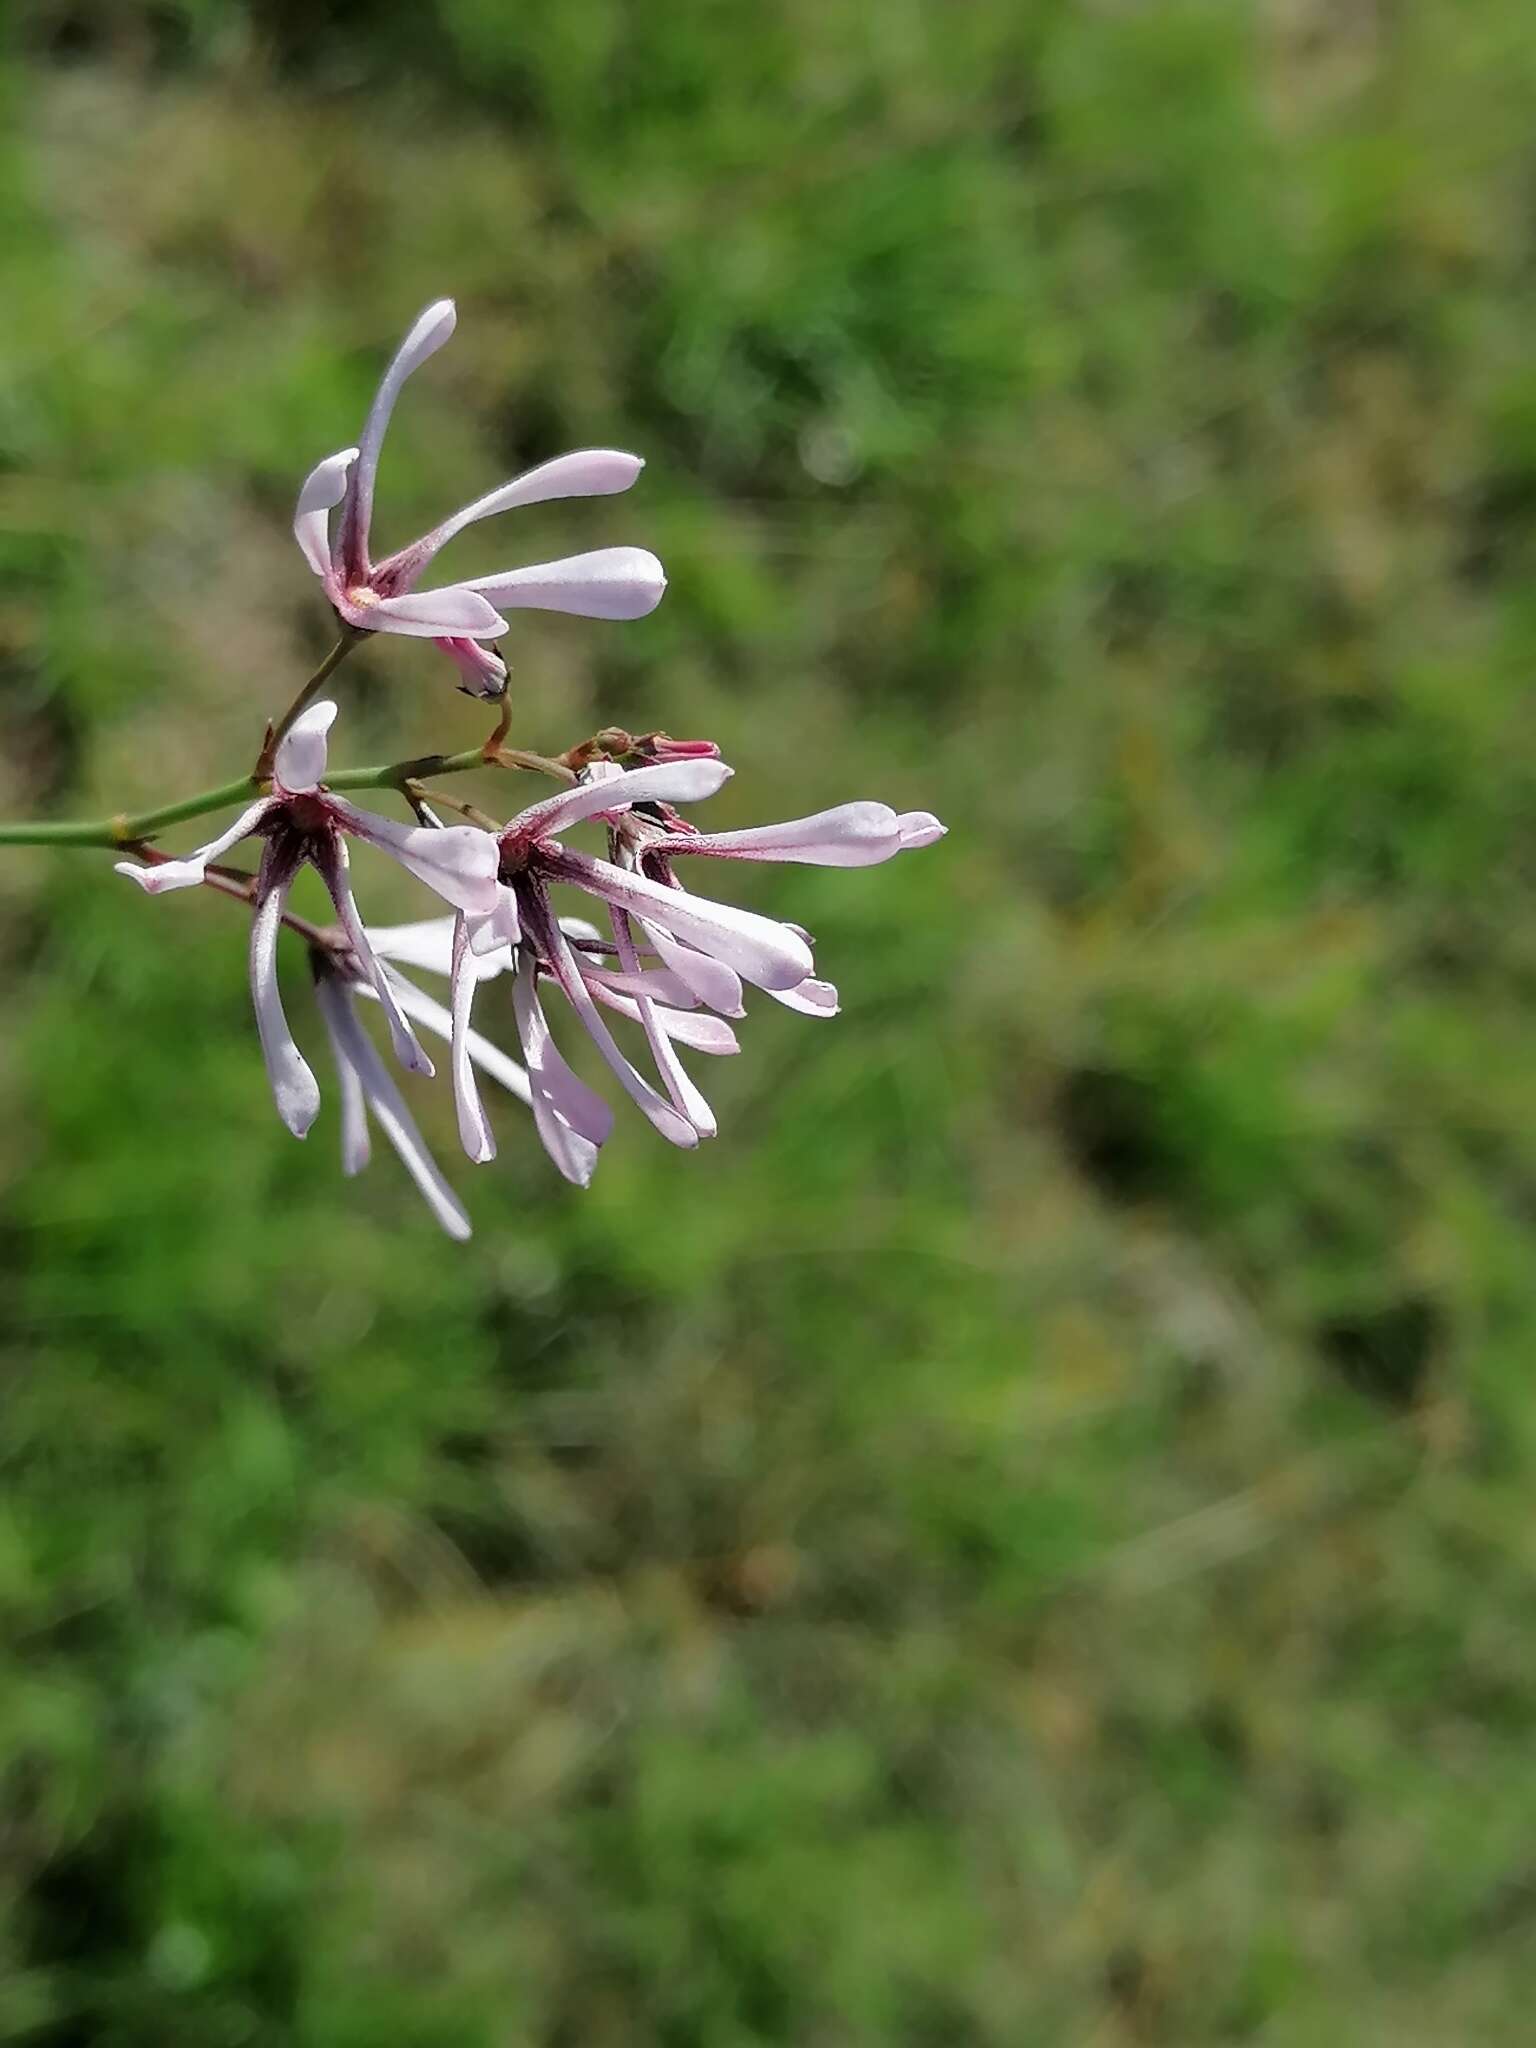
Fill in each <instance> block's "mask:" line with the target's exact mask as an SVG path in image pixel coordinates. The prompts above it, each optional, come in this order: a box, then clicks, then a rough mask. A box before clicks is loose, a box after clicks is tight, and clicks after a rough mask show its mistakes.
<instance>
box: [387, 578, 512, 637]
mask: <svg viewBox="0 0 1536 2048" xmlns="http://www.w3.org/2000/svg"><path fill="white" fill-rule="evenodd" d="M361 623H362V624H363V625H364V626H367V627H368V628H369V629H370V630H371V631H373V632H376V633H404V634H406V635H407V636H408V637H409V638H411V639H413V640H437V639H440V638H443V637H445V636H446V637H448V638H453V637H456V636H457V635H458V634H460V633H467V634H468V635H469V637H470V638H471V639H474V640H494V639H495V637H496V636H497V634H498V633H505V632H506V631H507V622H506V620H505V619H504V618H503V617H502V616H501V614H500V612H498V611H497V610H496V608H495V606H494V605H492V604H491V603H489V602H488V601H487V599H485V598H483V597H482V596H481V595H480V593H479V591H478V590H476V589H474V588H472V587H471V585H469V584H468V583H445V584H444V585H443V587H442V589H441V590H413V591H412V592H411V593H410V595H409V596H407V597H379V598H375V599H374V601H373V603H372V604H370V605H369V606H368V607H367V610H366V612H365V613H364V614H363V615H362V618H361Z"/></svg>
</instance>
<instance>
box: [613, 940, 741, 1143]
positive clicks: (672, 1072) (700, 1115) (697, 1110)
mask: <svg viewBox="0 0 1536 2048" xmlns="http://www.w3.org/2000/svg"><path fill="white" fill-rule="evenodd" d="M612 917H613V936H614V939H615V940H616V941H617V944H618V948H619V965H620V967H621V968H622V969H623V970H624V972H625V973H626V974H633V975H638V974H639V972H640V962H639V959H638V958H637V957H636V954H635V942H634V939H633V938H632V936H631V934H630V928H629V919H628V918H627V917H626V916H625V914H624V912H623V911H622V910H616V911H614V912H613V913H612ZM621 1000H622V999H621ZM634 1008H635V1011H636V1012H637V1014H638V1016H639V1019H640V1028H641V1029H642V1030H643V1031H644V1033H645V1042H646V1044H647V1045H648V1046H649V1047H650V1049H651V1058H652V1059H653V1060H654V1061H655V1062H656V1071H657V1073H658V1074H659V1075H660V1076H661V1082H662V1086H663V1087H664V1088H665V1089H666V1091H667V1094H668V1095H669V1096H670V1097H671V1099H672V1106H673V1107H674V1109H679V1110H681V1111H682V1113H683V1115H684V1116H685V1117H687V1119H688V1121H689V1123H691V1124H692V1125H693V1128H694V1129H695V1130H696V1131H697V1132H698V1134H699V1136H700V1137H701V1138H712V1137H714V1135H715V1133H716V1131H717V1130H718V1128H719V1126H718V1125H717V1123H716V1122H715V1113H714V1111H713V1110H712V1109H711V1108H710V1106H709V1104H708V1103H707V1102H706V1101H705V1099H704V1097H703V1095H702V1094H701V1093H700V1092H699V1089H698V1088H697V1087H696V1086H695V1084H694V1080H693V1077H692V1075H691V1074H689V1072H688V1070H687V1069H686V1068H685V1067H684V1065H683V1063H682V1061H681V1060H680V1059H679V1058H678V1056H677V1054H676V1052H675V1051H674V1049H673V1045H672V1040H671V1038H670V1037H669V1036H668V1034H667V1032H666V1031H665V1030H664V1029H663V1027H662V1025H661V1022H660V1020H659V1017H658V1015H657V1010H656V1005H655V1004H654V1003H653V1002H652V1001H651V1000H650V998H649V997H648V996H641V997H640V998H639V999H638V1000H637V1001H636V1002H635V1004H634Z"/></svg>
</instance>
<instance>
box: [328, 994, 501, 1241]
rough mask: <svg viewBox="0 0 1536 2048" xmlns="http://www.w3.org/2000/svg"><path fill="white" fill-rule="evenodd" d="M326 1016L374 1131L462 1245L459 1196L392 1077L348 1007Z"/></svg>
mask: <svg viewBox="0 0 1536 2048" xmlns="http://www.w3.org/2000/svg"><path fill="white" fill-rule="evenodd" d="M329 1018H330V1022H331V1023H332V1026H333V1028H334V1035H335V1039H336V1041H337V1042H338V1055H337V1057H338V1059H342V1058H345V1060H346V1061H347V1062H348V1063H349V1064H350V1065H351V1066H352V1067H353V1069H354V1070H355V1071H356V1074H357V1078H358V1081H359V1083H360V1084H361V1086H362V1090H363V1095H364V1097H365V1099H366V1101H367V1104H368V1108H369V1109H370V1111H371V1112H372V1114H373V1116H374V1118H375V1120H376V1121H377V1123H378V1126H379V1129H380V1130H381V1131H382V1132H383V1133H384V1135H385V1137H386V1138H388V1140H389V1142H390V1144H391V1145H393V1146H394V1148H395V1151H396V1152H397V1153H398V1154H399V1157H400V1162H401V1164H402V1165H403V1166H404V1168H405V1170H406V1172H407V1173H408V1174H409V1175H410V1176H411V1179H412V1180H413V1181H415V1183H416V1185H417V1187H418V1188H419V1189H420V1190H421V1193H422V1194H423V1195H424V1196H425V1198H426V1202H427V1206H428V1207H429V1208H430V1209H431V1211H432V1214H433V1215H434V1216H435V1217H436V1218H437V1220H438V1222H439V1223H440V1224H441V1225H442V1227H443V1229H444V1230H446V1231H447V1233H448V1235H449V1236H450V1237H456V1238H458V1239H459V1240H460V1241H461V1242H462V1241H463V1240H464V1239H465V1238H467V1237H468V1236H469V1234H470V1229H469V1218H468V1217H467V1216H466V1215H465V1213H464V1209H463V1205H462V1204H461V1203H460V1201H459V1198H458V1196H457V1195H456V1194H455V1193H454V1192H453V1189H452V1188H451V1187H449V1185H448V1183H447V1181H445V1180H444V1179H443V1176H442V1174H441V1172H440V1171H439V1170H438V1166H437V1162H436V1160H434V1159H433V1157H432V1155H431V1153H430V1152H429V1151H428V1150H427V1148H426V1144H425V1143H424V1141H423V1139H422V1135H421V1132H420V1131H419V1130H418V1129H417V1128H416V1123H415V1119H414V1118H413V1117H412V1115H411V1113H410V1111H409V1110H408V1109H407V1108H406V1106H405V1098H404V1096H403V1095H402V1094H401V1093H400V1090H399V1089H398V1088H397V1087H396V1086H395V1079H394V1076H393V1075H392V1074H391V1073H390V1072H389V1070H388V1069H387V1068H386V1066H385V1065H384V1062H383V1061H382V1060H381V1059H380V1058H379V1054H378V1049H377V1047H376V1046H375V1045H374V1042H373V1040H372V1039H371V1038H370V1037H369V1036H368V1033H367V1032H366V1031H365V1030H364V1029H363V1027H362V1024H361V1022H360V1021H359V1019H358V1016H357V1013H356V1011H355V1010H354V1009H353V1008H352V1006H351V1003H350V1002H349V1001H347V1000H346V998H345V997H343V999H342V1002H341V1003H340V1004H339V1005H333V1006H332V1007H331V1009H330V1011H329Z"/></svg>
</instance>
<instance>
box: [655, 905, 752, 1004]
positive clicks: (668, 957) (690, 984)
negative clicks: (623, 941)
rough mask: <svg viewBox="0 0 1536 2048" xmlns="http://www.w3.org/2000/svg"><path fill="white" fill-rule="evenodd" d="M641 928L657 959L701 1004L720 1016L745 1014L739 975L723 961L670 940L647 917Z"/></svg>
mask: <svg viewBox="0 0 1536 2048" xmlns="http://www.w3.org/2000/svg"><path fill="white" fill-rule="evenodd" d="M640 925H641V929H642V930H643V931H644V933H645V935H646V937H647V938H648V939H649V940H650V942H651V944H652V945H653V946H654V947H655V948H656V953H657V957H658V958H659V959H661V960H662V961H663V962H665V964H666V966H667V967H668V968H669V969H670V970H671V972H672V973H673V974H675V975H676V976H677V978H678V980H679V981H680V982H682V983H683V985H684V987H686V988H690V989H692V990H693V993H694V994H695V995H696V996H697V997H698V999H699V1001H700V1002H701V1003H708V1005H709V1007H710V1008H711V1009H712V1010H716V1011H718V1012H719V1014H720V1015H721V1016H722V1017H744V1016H745V1015H746V1006H745V1005H744V1003H743V1002H742V1000H741V976H740V975H739V974H738V973H737V972H736V970H735V969H734V968H732V967H727V966H726V965H725V963H724V961H723V960H715V959H712V958H711V956H710V955H709V954H708V953H700V952H698V951H696V950H695V948H694V947H692V946H685V945H683V943H682V942H681V940H678V939H674V938H672V937H671V936H670V935H669V934H668V933H666V932H664V931H662V929H661V928H660V926H659V925H656V924H653V923H651V921H650V920H649V919H648V918H642V919H641V920H640Z"/></svg>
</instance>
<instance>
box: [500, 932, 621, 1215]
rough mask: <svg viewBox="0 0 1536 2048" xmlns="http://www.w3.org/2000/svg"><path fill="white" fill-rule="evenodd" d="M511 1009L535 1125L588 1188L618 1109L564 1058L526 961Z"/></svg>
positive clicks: (561, 1163)
mask: <svg viewBox="0 0 1536 2048" xmlns="http://www.w3.org/2000/svg"><path fill="white" fill-rule="evenodd" d="M512 1008H513V1013H514V1015H515V1016H516V1018H517V1030H518V1037H519V1039H520V1041H521V1043H522V1048H523V1058H524V1059H525V1060H526V1061H527V1063H528V1079H529V1081H530V1083H531V1084H532V1088H533V1121H534V1127H535V1129H536V1130H537V1131H538V1134H539V1139H540V1142H541V1143H542V1145H543V1147H544V1150H545V1151H546V1152H547V1153H548V1154H549V1156H550V1158H551V1159H552V1160H553V1161H554V1163H555V1165H556V1166H557V1167H558V1168H559V1170H560V1172H561V1173H562V1174H564V1176H565V1178H566V1179H567V1180H568V1181H572V1182H574V1183H575V1185H576V1186H577V1187H581V1188H584V1187H586V1186H587V1185H588V1184H589V1183H590V1181H591V1179H592V1175H593V1173H594V1171H595V1170H596V1167H597V1155H598V1150H599V1147H600V1146H601V1145H602V1144H603V1142H604V1140H605V1139H606V1138H607V1136H608V1133H609V1131H610V1130H611V1129H612V1128H613V1111H612V1110H611V1109H610V1108H609V1107H608V1105H607V1103H606V1102H604V1101H603V1099H602V1097H601V1096H600V1095H598V1094H596V1093H594V1091H593V1090H592V1089H590V1088H589V1087H588V1086H587V1084H586V1082H585V1081H582V1080H579V1079H578V1078H577V1077H576V1075H575V1074H573V1073H572V1072H571V1070H570V1068H569V1067H568V1066H567V1065H566V1063H565V1061H564V1060H563V1059H562V1058H561V1056H560V1051H559V1048H558V1047H557V1046H556V1044H555V1042H554V1040H553V1038H551V1036H550V1033H549V1025H548V1023H547V1022H546V1021H545V1017H544V1012H543V1010H542V1008H541V1007H540V1004H539V992H538V978H537V975H536V974H535V971H534V968H533V965H532V963H531V962H530V961H529V960H528V959H526V958H524V959H523V960H521V961H520V962H519V964H518V970H517V974H516V976H515V977H514V979H513V983H512Z"/></svg>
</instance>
